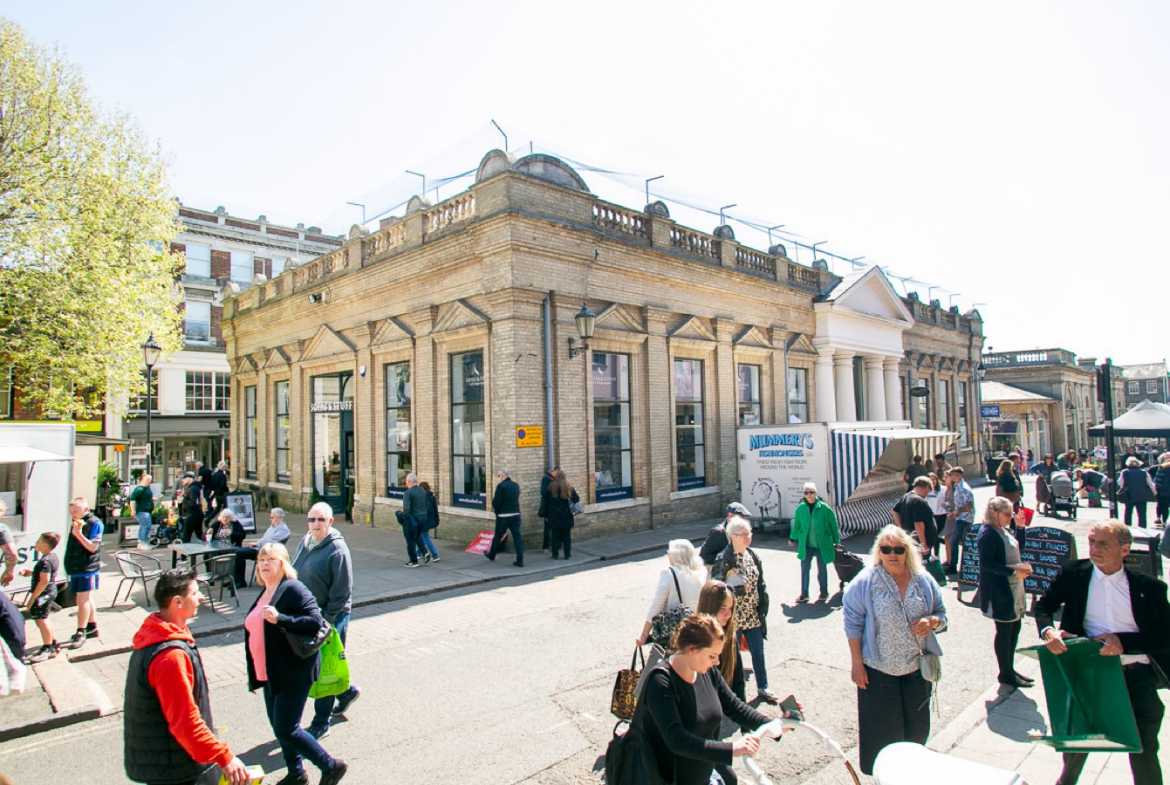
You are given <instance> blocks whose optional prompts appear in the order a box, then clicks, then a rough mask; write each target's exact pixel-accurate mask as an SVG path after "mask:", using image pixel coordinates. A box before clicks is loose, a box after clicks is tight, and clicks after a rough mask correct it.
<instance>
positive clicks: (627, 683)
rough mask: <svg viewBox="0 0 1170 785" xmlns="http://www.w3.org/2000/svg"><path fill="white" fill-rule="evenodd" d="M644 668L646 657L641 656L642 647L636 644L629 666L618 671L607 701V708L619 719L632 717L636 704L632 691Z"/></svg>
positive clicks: (635, 687) (636, 700)
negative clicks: (640, 665) (639, 663)
mask: <svg viewBox="0 0 1170 785" xmlns="http://www.w3.org/2000/svg"><path fill="white" fill-rule="evenodd" d="M639 659H641V660H642V667H641V668H639V667H638V660H639ZM645 670H646V658H645V657H643V656H642V647H641V646H638V647H637V648H635V649H634V656H633V657H632V658H631V659H630V667H628V668H622V669H621V670H620V671H618V674H617V678H616V679H615V680H614V682H613V695H612V697H611V698H610V701H609V710H610V711H611V712H613V716H615V717H617V718H618V719H619V720H628V719H631V718H633V716H634V709H635V708H636V707H637V705H638V699H637V697H636V696H635V695H634V691H635V690H636V689H637V687H638V684H639V682H640V680H641V676H642V674H643V673H644V672H645Z"/></svg>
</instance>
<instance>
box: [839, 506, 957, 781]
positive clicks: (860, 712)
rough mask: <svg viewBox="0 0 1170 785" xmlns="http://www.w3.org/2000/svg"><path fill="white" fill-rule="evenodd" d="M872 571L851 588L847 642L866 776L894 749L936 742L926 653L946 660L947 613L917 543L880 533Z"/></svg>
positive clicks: (890, 530) (889, 531)
mask: <svg viewBox="0 0 1170 785" xmlns="http://www.w3.org/2000/svg"><path fill="white" fill-rule="evenodd" d="M870 562H871V563H870V566H868V567H866V568H865V569H864V570H862V571H861V573H860V574H859V575H858V576H857V577H856V578H854V579H853V580H852V581H851V582H850V583H849V584H848V586H846V587H845V596H844V600H843V602H844V610H845V637H846V638H848V639H849V651H850V654H851V655H852V660H853V665H852V676H853V683H854V684H856V685H857V724H858V741H859V751H858V754H859V757H860V764H861V771H862V772H864V773H865V774H872V773H873V762H874V760H875V759H876V758H877V755H878V753H879V752H881V751H882V749H883V748H884V747H886V746H888V745H890V744H894V743H895V742H899V741H911V742H915V743H917V744H925V743H926V739H927V737H928V736H930V694H931V683H930V682H928V681H926V679H924V678H922V674H921V672H920V671H919V664H918V658H919V655H920V654H921V653H922V652H924V651H925V652H928V653H931V654H935V655H940V656H941V655H942V649H941V648H940V647H939V645H938V640H937V639H936V638H935V633H936V632H938V631H940V630H942V629H945V628H946V626H947V609H946V606H945V605H944V604H943V598H942V592H941V591H940V590H939V588H938V584H937V583H935V581H934V578H932V577H930V574H929V573H928V572H926V570H925V569H923V566H922V557H921V555H920V552H919V549H918V547H917V544H916V543H915V542H914V540H912V539H911V538H910V535H909V534H907V533H906V532H905V531H903V530H902V529H901V528H900V527H897V526H886V527H885V528H883V529H882V530H881V531H880V532H878V535H877V538H876V539H875V540H874V546H873V551H872V552H871V553H870Z"/></svg>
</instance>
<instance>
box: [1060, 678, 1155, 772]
mask: <svg viewBox="0 0 1170 785" xmlns="http://www.w3.org/2000/svg"><path fill="white" fill-rule="evenodd" d="M1157 685H1158V680H1157V679H1156V678H1155V677H1154V669H1153V668H1151V667H1150V666H1149V665H1129V666H1126V668H1125V686H1126V689H1127V690H1128V691H1129V702H1130V704H1132V705H1133V718H1134V719H1135V720H1137V729H1138V738H1139V739H1141V742H1142V751H1141V752H1131V753H1130V754H1129V769H1130V771H1132V772H1133V785H1162V766H1161V764H1159V763H1158V730H1159V729H1160V728H1161V727H1162V717H1163V716H1164V715H1165V713H1166V707H1165V706H1163V705H1162V701H1161V699H1160V698H1158V686H1157ZM1088 757H1089V756H1088V754H1087V753H1084V752H1066V753H1064V771H1063V772H1062V773H1061V775H1060V779H1059V780H1058V781H1057V783H1056V785H1073V783H1075V782H1076V781H1077V778H1078V777H1080V776H1081V769H1083V768H1084V767H1085V761H1086V760H1087V759H1088Z"/></svg>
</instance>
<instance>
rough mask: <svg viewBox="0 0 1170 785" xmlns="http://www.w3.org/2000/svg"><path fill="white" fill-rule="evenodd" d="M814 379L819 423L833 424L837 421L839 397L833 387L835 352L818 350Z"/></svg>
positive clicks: (826, 348)
mask: <svg viewBox="0 0 1170 785" xmlns="http://www.w3.org/2000/svg"><path fill="white" fill-rule="evenodd" d="M818 351H819V352H820V354H818V355H817V364H816V367H815V368H814V371H813V373H814V379H815V381H816V385H817V413H816V419H817V421H819V422H833V421H834V420H836V419H837V395H836V393H835V392H834V385H833V350H832V349H830V348H829V347H827V346H826V347H823V348H821V349H819V350H818Z"/></svg>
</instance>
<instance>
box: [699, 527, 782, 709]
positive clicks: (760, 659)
mask: <svg viewBox="0 0 1170 785" xmlns="http://www.w3.org/2000/svg"><path fill="white" fill-rule="evenodd" d="M727 539H728V541H729V543H728V546H727V549H726V550H724V551H723V553H722V554H720V556H719V558H718V559H716V560H715V566H714V568H713V569H712V571H711V577H712V578H714V579H715V580H717V581H724V582H725V583H727V585H728V586H730V587H731V588H732V590H733V591H735V593H736V595H737V598H738V599H737V600H736V602H735V629H736V631H737V632H738V634H739V636H740V637H741V638H742V639H743V640H745V641H747V646H748V651H749V652H750V653H751V655H752V672H753V673H754V674H755V679H756V688H757V690H758V693H757V696H758V697H759V699H760V700H762V701H766V702H768V703H778V702H779V698H777V697H776V695H775V694H773V693H772V691H771V690H769V689H768V666H767V663H766V662H765V660H764V640H765V639H766V638H767V637H768V621H767V618H768V604H769V602H768V588H767V584H765V583H764V567H763V564H761V562H760V557H759V556H757V555H756V552H755V551H753V550H752V549H751V548H749V547H748V546H749V545H751V544H752V525H751V524H750V523H748V522H747V521H745V520H744V519H743V518H740V517H737V516H735V517H732V518H731V520H730V521H728V523H727Z"/></svg>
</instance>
